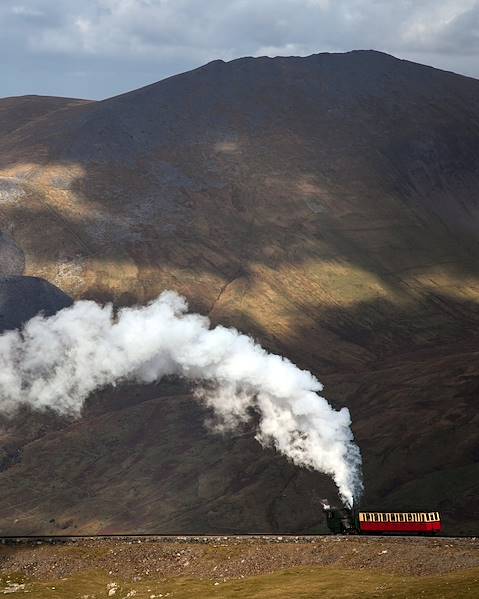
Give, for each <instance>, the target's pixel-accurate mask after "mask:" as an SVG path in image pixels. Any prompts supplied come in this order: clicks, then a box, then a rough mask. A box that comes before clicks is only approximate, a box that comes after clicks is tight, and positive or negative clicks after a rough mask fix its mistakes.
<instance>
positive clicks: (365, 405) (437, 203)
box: [0, 52, 479, 531]
mask: <svg viewBox="0 0 479 599" xmlns="http://www.w3.org/2000/svg"><path fill="white" fill-rule="evenodd" d="M478 100H479V82H478V81H476V80H473V79H468V78H465V77H461V76H458V75H454V74H452V73H446V72H443V71H438V70H435V69H432V68H429V67H424V66H421V65H416V64H413V63H409V62H406V61H401V60H397V59H395V58H393V57H391V56H388V55H385V54H382V53H379V52H352V53H347V54H338V55H336V54H319V55H314V56H311V57H307V58H275V59H269V58H258V59H252V58H245V59H240V60H235V61H232V62H229V63H224V62H222V61H215V62H213V63H210V64H208V65H206V66H204V67H201V68H200V69H196V70H195V71H191V72H189V73H185V74H182V75H178V76H176V77H172V78H169V79H166V80H164V81H161V82H159V83H156V84H153V85H151V86H148V87H146V88H143V89H140V90H137V91H134V92H130V93H128V94H124V95H122V96H118V97H115V98H111V99H108V100H104V101H102V102H72V101H65V102H64V103H63V104H62V103H61V101H60V100H59V101H58V104H57V105H56V109H55V110H51V111H50V112H48V113H43V114H42V115H40V116H38V117H37V116H35V117H32V118H29V119H27V120H26V122H24V121H22V120H21V119H20V121H19V124H18V126H15V127H14V128H9V129H8V130H2V131H1V141H2V143H1V149H0V168H1V171H0V198H1V199H2V201H1V203H0V229H1V230H2V231H4V232H8V235H9V236H10V237H11V238H12V240H13V241H14V242H15V243H16V245H17V246H18V247H19V248H20V249H21V251H22V252H23V255H24V256H25V273H26V274H28V275H34V276H41V277H43V278H45V279H47V280H49V281H50V282H52V283H54V284H56V285H57V286H59V287H60V288H61V289H63V290H64V291H65V292H66V293H68V294H69V295H71V296H72V297H74V298H81V297H92V298H95V299H98V300H113V301H115V302H116V303H117V304H119V305H126V304H132V303H134V302H145V301H148V300H149V299H151V298H152V297H154V296H155V295H157V294H158V293H159V292H160V291H162V290H163V289H165V288H173V289H175V290H177V291H179V292H181V293H184V294H185V295H186V296H187V297H188V299H189V300H190V303H191V306H192V308H193V309H196V310H200V311H202V312H203V313H207V314H209V315H210V317H211V319H212V320H213V322H222V323H223V324H227V325H234V326H236V327H238V328H240V329H242V330H244V331H245V332H249V333H251V334H253V335H254V336H255V337H256V338H257V339H258V340H259V341H260V342H261V343H263V344H264V345H265V346H266V347H267V348H268V349H270V350H272V351H275V352H279V353H282V354H284V355H287V356H288V357H290V358H291V359H292V360H294V361H295V362H296V363H298V365H300V366H301V367H306V368H308V369H311V370H312V371H313V372H314V373H315V374H317V375H318V376H319V378H320V379H321V380H322V381H323V382H325V383H326V384H327V386H326V395H327V397H328V398H330V399H331V400H332V401H333V402H334V403H335V404H336V405H338V406H339V405H343V404H346V405H348V406H349V407H350V408H351V411H352V417H353V427H354V429H355V432H356V434H357V437H358V442H359V444H360V446H361V448H362V450H363V457H364V462H365V475H366V498H365V500H366V501H367V502H368V503H369V504H371V505H372V504H375V505H378V506H382V505H390V506H394V505H397V504H398V503H401V505H404V506H407V505H411V506H413V505H415V504H417V503H418V502H419V503H421V505H423V504H424V505H429V504H431V503H434V505H437V506H438V508H439V509H442V510H444V511H445V512H446V514H447V515H448V516H449V518H450V526H451V530H452V529H453V528H454V527H455V528H454V529H455V530H463V531H464V530H473V529H476V530H477V528H478V526H479V500H478V493H477V491H478V489H477V482H476V481H477V480H478V477H477V472H478V460H479V453H478V448H479V446H478V445H477V440H476V439H477V434H476V430H477V415H476V414H477V408H476V401H477V400H476V397H477V395H476V386H477V382H478V378H477V376H478V369H479V362H478V357H477V352H476V348H477V333H476V330H475V326H474V325H475V324H476V323H477V321H478V318H479V312H478V305H477V301H478V297H479V285H478V272H477V269H478V267H477V264H478V263H479V262H478V260H477V258H478V248H479V246H478V234H477V230H478V228H477V220H478V206H479V204H478V192H479V169H478V166H479V144H478V139H479V136H478V134H479V103H478ZM9 101H10V100H9ZM17 101H18V102H21V101H23V100H21V99H17ZM1 102H5V101H0V107H1ZM38 102H39V103H40V102H43V100H42V99H38ZM18 106H20V105H18ZM18 106H15V102H13V104H12V105H11V106H10V108H8V109H9V110H16V111H18V110H20V112H21V111H22V110H23V109H22V108H21V106H20V108H19V107H18ZM42 110H43V109H42ZM40 112H41V111H40V109H39V110H38V113H40ZM5 114H6V113H5ZM35 115H37V113H35ZM6 120H7V121H8V118H7V119H6ZM45 231H48V235H45ZM0 265H1V260H0ZM145 393H146V392H145ZM150 399H152V398H151V397H150ZM140 400H141V392H140V398H139V399H137V400H133V398H132V401H133V404H134V405H135V406H136V405H139V406H141V405H142V402H141V401H140ZM138 401H140V403H139V404H138ZM172 406H173V407H172V412H171V414H173V415H175V416H171V418H173V420H174V422H175V426H176V427H178V430H183V429H182V422H183V418H184V415H183V413H182V410H180V409H178V411H175V410H176V409H175V407H174V406H175V403H174V402H173V404H172ZM143 408H144V410H145V412H144V414H147V413H148V409H149V408H148V406H147V404H146V403H145V405H144V406H143ZM143 408H137V407H135V408H134V409H135V410H140V412H141V410H142V409H143ZM108 409H111V410H113V409H114V401H113V402H112V403H111V405H110V407H109V408H108ZM125 409H130V408H128V406H125ZM131 409H133V408H131ZM192 409H193V408H192ZM141 413H143V412H141ZM142 417H144V418H146V416H142ZM92 418H94V417H93V416H92ZM101 422H103V423H104V421H103V420H101V419H100V420H99V421H98V423H97V424H95V426H99V427H100V428H99V429H98V430H99V431H101V426H103V425H102V424H101ZM69 426H74V427H80V430H83V429H81V426H82V425H81V424H75V425H66V429H61V431H60V432H56V433H55V434H57V435H59V437H58V438H59V439H60V440H59V441H58V442H59V443H64V444H65V447H66V448H71V447H73V446H74V443H76V441H75V442H74V441H73V440H72V438H71V435H70V432H69V431H70V428H69ZM104 426H106V424H104ZM115 426H116V425H115ZM118 426H119V425H118ZM55 430H56V429H55ZM75 430H76V429H75ZM62 431H63V432H62ZM85 434H86V433H85ZM99 434H101V433H100V432H99ZM105 434H106V432H105ZM182 434H187V433H182ZM204 434H205V439H204V440H203V441H202V443H205V444H206V445H205V446H203V445H201V447H202V449H201V451H203V452H207V451H208V450H207V449H206V447H207V446H208V444H209V443H210V442H211V444H213V445H214V443H215V441H214V440H213V439H212V438H211V437H209V436H208V435H207V433H206V432H204ZM173 436H174V439H172V440H171V442H170V445H169V447H170V450H171V451H172V452H177V451H179V449H178V448H177V442H178V441H177V437H176V436H175V435H173ZM25 439H27V437H25ZM121 439H122V440H121V441H119V443H120V445H121V444H124V445H121V446H122V451H123V450H124V448H125V447H127V448H129V447H134V446H135V444H136V443H138V442H139V441H138V440H134V439H131V438H123V437H122V436H121ZM47 441H48V440H47V439H46V438H45V439H43V438H42V439H37V441H32V440H31V436H30V437H28V439H27V440H26V441H25V443H27V445H25V452H27V453H28V451H29V450H28V445H29V444H30V443H40V444H42V443H45V444H47V445H45V447H46V448H45V454H44V455H45V456H48V455H50V453H49V452H50V450H49V449H48V443H47ZM195 442H196V441H195ZM213 445H211V446H213ZM149 447H151V451H153V448H154V447H155V445H154V441H153V440H151V445H149ZM53 451H56V450H54V449H51V452H52V453H53ZM145 451H146V450H145ZM221 451H223V452H224V456H223V459H224V460H225V461H226V463H229V462H228V460H231V468H233V469H234V470H235V472H236V471H238V470H239V471H241V466H240V465H238V464H237V462H235V460H234V457H233V456H234V452H233V453H231V454H230V449H227V448H226V447H224V448H223V449H222V450H221ZM180 453H181V452H180ZM67 454H68V451H66V455H67ZM45 459H47V458H45ZM65 459H67V458H65ZM89 459H90V457H89V456H88V454H85V455H84V457H82V458H81V459H80V460H77V459H73V458H72V462H71V464H73V463H75V464H77V465H78V464H80V463H81V464H82V466H81V467H80V466H78V467H79V468H80V470H79V472H83V468H84V467H85V468H87V470H86V471H85V472H88V464H89ZM115 459H116V458H115V456H114V455H110V458H109V460H110V462H109V463H110V465H111V467H112V471H114V472H115V475H114V476H113V475H112V480H111V481H110V482H109V484H110V485H111V488H112V489H115V488H120V487H121V485H122V473H121V468H120V469H117V467H118V464H116V465H115ZM256 459H260V458H259V457H258V458H256ZM261 459H262V458H261ZM268 459H270V458H268ZM271 459H273V458H271ZM275 459H276V458H275ZM185 460H187V461H188V459H187V458H186V457H185ZM280 462H281V461H280ZM67 464H70V461H67ZM281 464H282V465H281V467H280V469H281V472H289V471H290V470H289V468H290V466H288V465H287V464H286V463H284V462H281ZM114 466H115V467H114ZM72 467H73V466H72ZM24 468H26V465H22V464H21V463H15V465H13V466H11V467H9V468H8V469H7V470H6V471H5V472H4V473H3V474H2V475H1V476H0V479H2V477H5V484H7V483H6V481H7V480H8V481H9V482H8V485H10V486H9V488H10V491H9V493H10V497H13V496H14V494H15V489H16V488H18V487H17V485H18V484H19V480H27V481H29V484H31V485H35V484H36V483H37V482H38V480H39V478H38V476H39V475H38V474H37V473H38V468H36V467H35V468H32V469H30V470H29V469H28V468H27V470H24ZM175 468H180V465H178V464H177V465H176V466H175ZM195 468H196V469H195ZM195 468H192V470H191V474H190V475H189V478H188V480H191V484H192V485H194V484H195V474H194V472H196V473H197V474H196V476H197V478H198V477H200V476H202V475H203V473H202V472H201V464H197V465H196V466H195ZM213 471H214V470H213ZM215 472H216V471H215ZM104 476H105V473H104V472H97V471H95V472H94V473H92V474H91V475H90V474H88V477H87V474H85V477H87V480H88V481H89V482H88V484H89V485H91V486H92V488H94V487H95V485H96V484H99V485H101V484H103V483H102V481H103V479H104ZM138 476H139V475H138ZM214 476H217V478H221V477H222V476H224V475H223V474H221V472H220V473H217V474H216V475H214V474H211V478H212V480H215V478H214ZM281 476H282V475H281ZM281 476H280V477H279V478H280V479H281ZM258 477H259V478H260V475H259V474H258ZM81 480H82V479H81V476H80V475H79V478H77V479H75V480H70V479H68V480H67V481H65V489H68V490H69V491H68V492H71V490H72V489H76V488H78V486H79V485H80V481H81ZM315 480H316V479H315ZM82 484H83V483H82ZM310 484H312V483H310V481H309V479H308V483H307V484H306V483H305V484H301V485H299V487H298V488H299V491H298V493H299V498H295V499H294V502H296V503H298V502H299V503H304V504H305V505H309V504H308V501H309V500H308V494H309V493H310V488H309V487H308V485H310ZM314 484H317V485H318V493H319V494H321V492H322V490H324V493H323V494H326V493H331V488H330V487H327V486H324V485H325V484H326V483H325V482H324V479H323V478H322V477H319V478H318V479H317V483H316V482H315V483H314ZM142 485H144V486H146V490H145V493H146V494H147V495H148V494H151V495H150V496H151V497H154V496H155V497H156V493H157V485H156V483H155V481H154V480H153V478H152V480H151V481H150V482H148V481H145V480H144V479H142ZM260 486H261V485H260ZM182 489H183V487H181V485H179V483H178V482H177V481H175V480H170V481H169V482H168V484H167V491H166V490H164V492H165V493H166V492H168V493H169V494H171V497H175V496H180V495H181V493H183V490H182ZM242 489H243V487H242V486H241V483H239V487H238V488H236V487H235V490H234V492H233V491H230V492H229V493H230V494H229V495H228V494H227V496H226V497H225V498H223V500H224V501H227V497H232V496H233V494H239V495H241V492H242ZM454 489H457V492H456V491H455V490H454ZM162 492H163V491H162ZM255 493H256V495H255V501H254V502H252V503H251V505H250V507H248V510H249V512H248V513H249V515H248V516H245V514H243V515H242V518H243V520H244V521H248V522H260V523H261V527H264V528H267V527H269V528H270V529H275V528H276V529H278V530H281V529H282V528H284V527H286V526H288V527H289V526H291V527H292V528H294V525H293V524H291V522H290V520H289V519H288V518H287V517H286V515H284V516H283V520H282V519H281V517H276V516H275V517H274V518H272V519H271V518H270V519H269V520H268V519H264V518H263V519H260V520H255V518H256V517H257V514H258V513H259V511H260V509H259V508H258V507H257V506H258V505H260V504H261V503H262V502H264V503H265V504H267V505H270V504H271V502H273V499H272V498H271V497H270V496H269V495H268V494H267V493H266V492H265V490H264V489H257V490H256V491H255ZM274 501H276V499H275V500H274ZM1 502H2V500H1V499H0V513H3V514H4V516H3V517H4V518H7V516H6V513H7V505H9V504H7V503H6V502H5V503H4V504H3V506H4V507H3V508H2V503H1ZM292 504H293V500H291V504H290V505H292ZM55 505H56V503H55V501H54V502H53V503H52V506H53V508H52V509H55ZM61 505H63V504H61V502H60V503H58V510H59V513H63V511H64V510H65V509H66V508H64V507H61ZM75 505H76V507H75V510H78V511H77V512H76V513H80V512H81V513H82V516H81V517H78V518H77V520H76V521H75V524H76V525H77V526H79V527H80V528H81V527H82V526H85V527H86V528H88V527H90V520H89V517H88V515H86V512H85V511H83V512H82V510H86V511H88V508H86V507H85V504H84V499H81V498H79V499H78V500H77V503H76V504H75ZM162 505H163V503H162V501H159V502H158V504H157V508H156V509H157V510H158V511H157V512H155V513H156V516H155V518H156V520H155V519H154V518H153V520H148V519H147V518H146V516H145V519H144V520H142V519H141V518H140V519H139V520H138V521H137V522H135V524H134V526H137V527H140V528H141V526H143V525H144V526H145V527H146V526H147V525H148V526H151V527H153V528H155V526H156V529H158V528H159V527H160V528H161V527H162V526H163V523H164V522H165V520H164V519H163V518H165V517H166V516H165V514H166V513H167V514H168V518H169V521H171V522H178V526H180V528H181V527H182V526H183V529H184V530H187V529H188V527H191V526H193V522H194V521H195V517H196V516H197V517H198V521H200V520H201V519H200V512H201V509H202V507H201V506H202V503H201V500H200V499H197V501H196V503H195V501H193V502H192V504H191V505H190V508H189V509H191V519H189V520H188V521H184V520H181V518H180V517H179V515H178V514H176V516H175V514H174V509H173V510H172V511H171V510H170V511H165V512H164V513H162V511H161V510H162V509H163V508H162V507H161V506H162ZM248 505H249V504H248ZM255 506H256V507H255ZM115 509H116V508H114V507H112V506H111V505H110V507H108V505H107V504H103V505H102V508H101V509H100V510H98V509H97V508H95V510H94V511H92V513H95V514H96V515H98V517H99V518H100V519H103V521H105V522H107V521H109V519H110V518H113V516H112V513H113V512H112V510H113V511H115ZM178 509H179V508H178ZM261 509H263V508H261ZM165 510H166V508H165ZM177 516H178V519H177V520H175V518H176V517H177ZM115 518H116V516H115ZM125 518H126V517H125ZM228 518H229V517H228V516H224V519H223V520H221V522H220V523H219V522H218V523H217V524H218V528H219V529H221V530H224V529H226V528H228V526H233V527H234V524H232V523H233V519H230V520H228ZM6 521H7V520H5V522H6ZM41 522H42V523H41V524H40V521H39V522H37V525H38V527H39V528H41V529H42V530H45V526H47V527H48V524H45V523H44V522H43V520H42V521H41ZM114 522H115V524H114V528H115V529H118V530H120V529H121V528H122V526H121V518H117V519H116V520H115V519H114ZM128 522H130V521H128ZM182 522H183V524H181V523H182ZM201 522H203V521H201ZM286 522H287V523H286ZM142 523H143V524H142ZM146 523H147V524H146ZM155 523H156V524H155ZM160 524H161V526H160ZM259 525H260V524H258V526H259ZM29 526H31V527H32V528H31V530H33V529H34V527H35V520H33V521H32V522H30V524H29ZM101 526H102V525H101V524H97V527H99V528H101ZM125 526H133V524H131V522H130V524H127V519H125ZM208 526H211V529H214V527H215V524H214V523H211V522H210V523H209V524H208ZM305 526H306V527H307V526H315V523H314V518H313V517H312V516H311V517H310V518H309V520H308V524H307V525H306V524H304V523H302V524H301V527H303V529H304V527H305ZM88 529H89V530H90V528H88Z"/></svg>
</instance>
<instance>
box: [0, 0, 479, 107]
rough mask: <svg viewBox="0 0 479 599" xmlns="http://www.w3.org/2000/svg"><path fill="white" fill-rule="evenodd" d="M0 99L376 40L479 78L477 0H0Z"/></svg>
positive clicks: (84, 94) (74, 93) (111, 86)
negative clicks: (221, 60)
mask: <svg viewBox="0 0 479 599" xmlns="http://www.w3.org/2000/svg"><path fill="white" fill-rule="evenodd" d="M0 27H1V32H2V34H1V36H0V56H1V57H2V58H1V77H0V97H6V96H17V95H23V94H41V95H53V96H68V97H76V98H91V99H102V98H106V97H111V96H113V95H116V94H119V93H122V92H125V91H129V90H131V89H135V88H138V87H141V86H143V85H147V84H149V83H153V82H155V81H159V80H160V79H163V78H165V77H167V76H169V75H174V74H176V73H179V72H183V71H186V70H189V69H192V68H195V67H198V66H201V65H202V64H205V63H207V62H209V61H211V60H215V59H218V58H221V59H223V60H232V59H234V58H239V57H242V56H278V55H283V56H291V55H296V56H307V55H309V54H313V53H317V52H344V51H349V50H357V49H375V50H381V51H383V52H388V53H390V54H393V55H394V56H397V57H398V58H405V59H408V60H413V61H416V62H420V63H423V64H428V65H432V66H434V67H438V68H442V69H446V70H451V71H454V72H456V73H461V74H465V75H468V76H472V77H477V78H479V60H478V57H479V0H0Z"/></svg>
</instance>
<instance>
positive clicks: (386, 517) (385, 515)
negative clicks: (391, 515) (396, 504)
mask: <svg viewBox="0 0 479 599" xmlns="http://www.w3.org/2000/svg"><path fill="white" fill-rule="evenodd" d="M381 516H382V521H383V522H387V521H388V515H387V514H381Z"/></svg>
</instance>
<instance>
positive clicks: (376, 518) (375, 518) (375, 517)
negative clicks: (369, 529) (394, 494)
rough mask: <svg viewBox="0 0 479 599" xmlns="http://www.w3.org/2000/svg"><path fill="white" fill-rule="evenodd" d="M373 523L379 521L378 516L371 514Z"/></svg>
mask: <svg viewBox="0 0 479 599" xmlns="http://www.w3.org/2000/svg"><path fill="white" fill-rule="evenodd" d="M373 518H374V522H378V521H379V514H373Z"/></svg>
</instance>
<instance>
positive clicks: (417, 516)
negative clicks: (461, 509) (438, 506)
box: [324, 506, 442, 535]
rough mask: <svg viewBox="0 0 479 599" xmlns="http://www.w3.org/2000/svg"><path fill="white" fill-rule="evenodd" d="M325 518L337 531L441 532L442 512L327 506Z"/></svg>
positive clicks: (348, 532) (374, 532)
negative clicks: (379, 510) (384, 510)
mask: <svg viewBox="0 0 479 599" xmlns="http://www.w3.org/2000/svg"><path fill="white" fill-rule="evenodd" d="M324 510H325V512H326V521H327V524H328V528H329V530H330V531H331V532H332V533H334V534H381V535H382V534H407V535H410V534H426V535H434V534H438V533H440V532H441V529H442V527H441V517H440V515H439V512H365V511H364V512H363V511H359V510H356V509H354V508H353V509H347V508H331V507H329V506H326V507H325V508H324Z"/></svg>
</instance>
